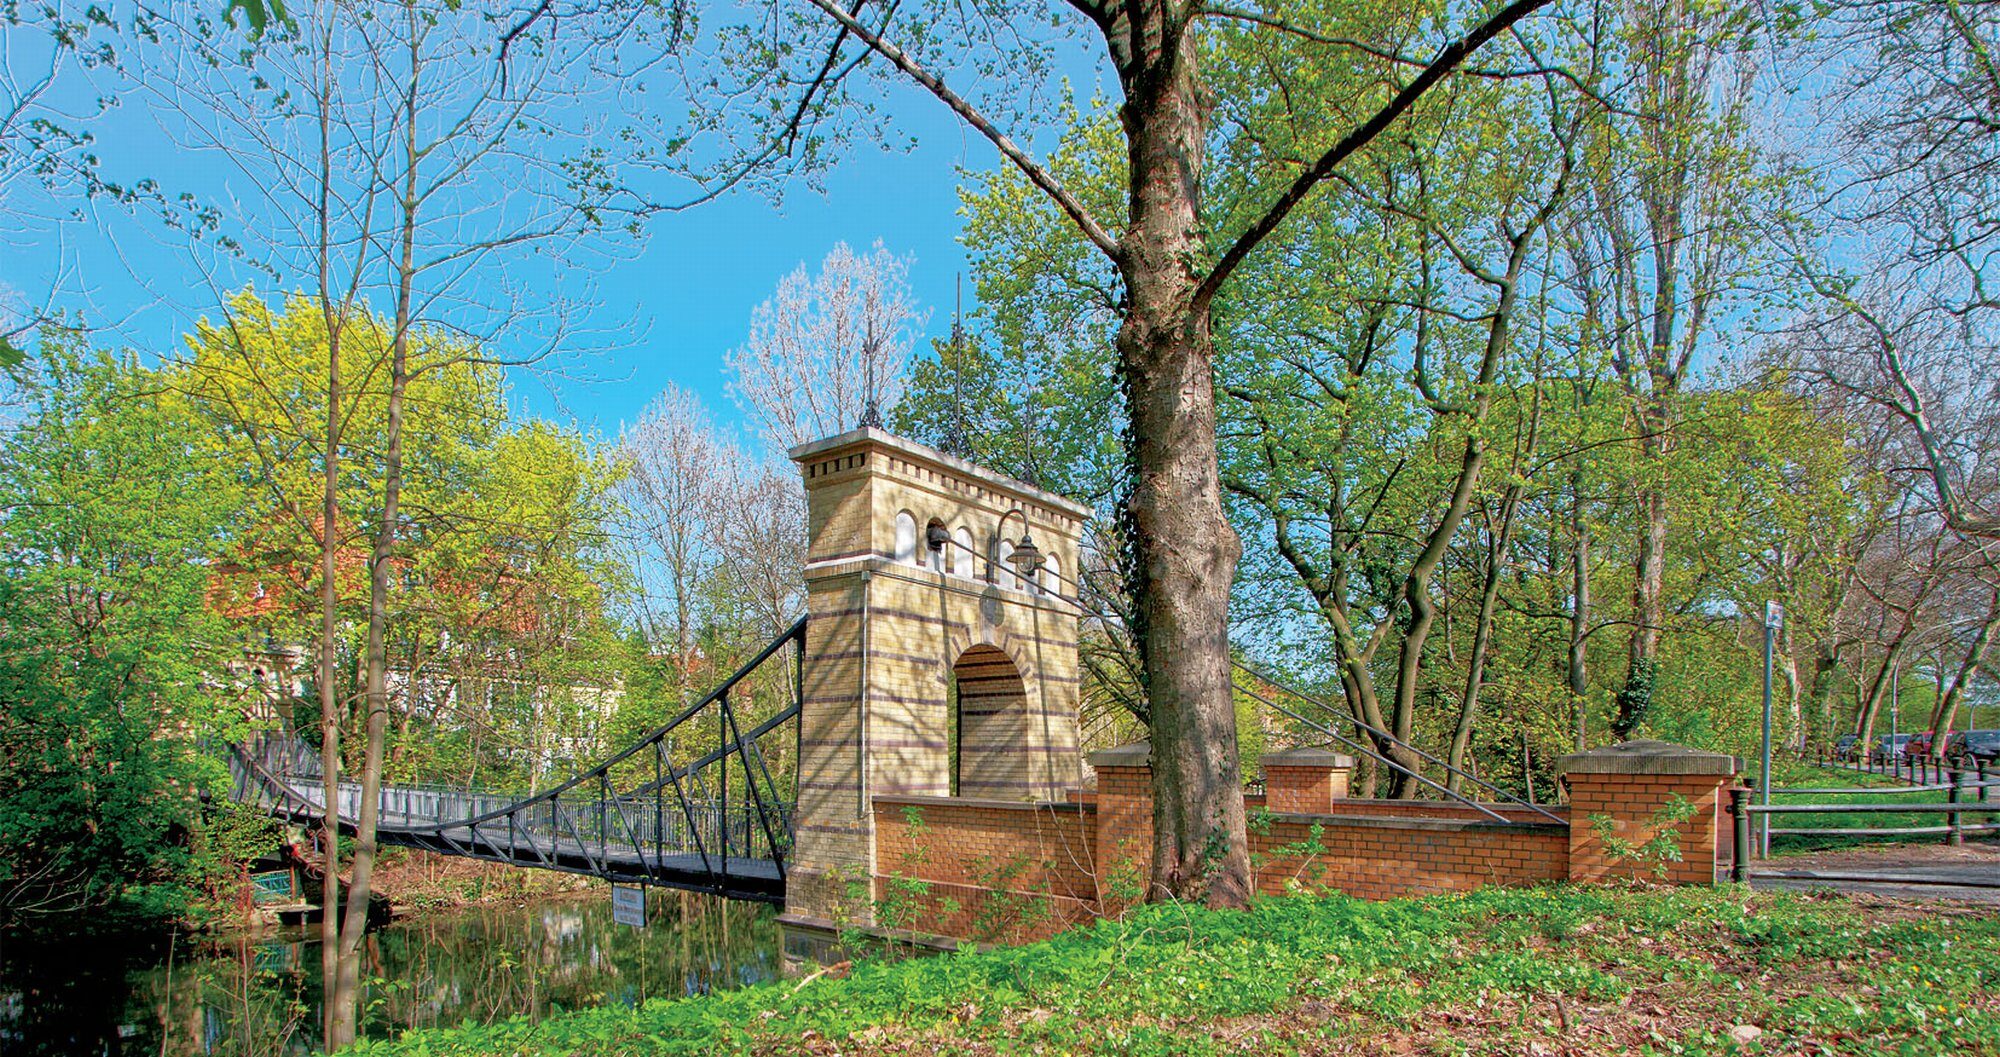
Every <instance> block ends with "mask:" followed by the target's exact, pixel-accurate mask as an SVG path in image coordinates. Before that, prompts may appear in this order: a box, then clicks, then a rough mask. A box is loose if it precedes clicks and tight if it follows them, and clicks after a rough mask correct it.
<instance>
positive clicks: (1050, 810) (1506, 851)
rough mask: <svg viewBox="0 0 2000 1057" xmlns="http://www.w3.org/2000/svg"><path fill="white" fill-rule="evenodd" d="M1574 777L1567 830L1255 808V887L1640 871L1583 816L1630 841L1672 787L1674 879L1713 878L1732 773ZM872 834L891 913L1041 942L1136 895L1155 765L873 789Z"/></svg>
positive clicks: (994, 937)
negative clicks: (1720, 810) (928, 791)
mask: <svg viewBox="0 0 2000 1057" xmlns="http://www.w3.org/2000/svg"><path fill="white" fill-rule="evenodd" d="M1570 784H1571V797H1572V802H1571V805H1570V806H1569V807H1568V808H1561V807H1555V808H1550V809H1549V810H1550V811H1551V812H1552V813H1553V814H1555V815H1557V816H1558V817H1566V818H1569V819H1571V820H1573V822H1574V824H1573V825H1565V824H1563V823H1561V822H1551V821H1549V820H1548V819H1547V818H1546V817H1544V816H1542V815H1540V814H1538V813H1536V812H1533V811H1530V810H1527V809H1524V808H1499V807H1495V808H1493V810H1494V811H1496V812H1497V813H1499V814H1500V815H1502V816H1503V817H1505V818H1507V819H1508V820H1509V821H1513V822H1522V823H1529V824H1528V825H1516V826H1507V825H1501V824H1499V823H1496V822H1494V821H1493V820H1492V819H1491V818H1490V817H1488V816H1486V815H1485V814H1484V813H1483V812H1480V811H1479V810H1477V809H1475V808H1472V807H1469V806H1466V805H1463V804H1454V803H1441V802H1437V801H1402V800H1348V799H1340V800H1335V801H1334V802H1333V803H1332V804H1331V805H1330V808H1329V810H1327V811H1323V812H1316V813H1312V814H1302V813H1301V814H1291V813H1283V812H1275V813H1274V812H1269V811H1263V810H1260V809H1259V807H1258V806H1253V807H1252V809H1251V812H1252V833H1251V838H1250V850H1251V854H1252V857H1253V863H1254V866H1255V869H1256V872H1257V876H1256V883H1257V888H1258V890H1259V891H1260V892H1264V893H1267V894H1280V893H1283V892H1285V891H1288V890H1290V889H1291V888H1293V887H1294V886H1301V887H1304V888H1307V889H1314V888H1327V889H1334V890H1337V891H1342V892H1346V893H1349V894H1350V895H1355V896H1360V897H1362V898H1367V899H1387V898H1393V897H1397V896H1410V895H1423V894H1427V893H1433V892H1462V891H1469V890H1471V889H1474V888H1478V887H1480V886H1482V885H1494V884H1499V885H1528V884H1537V883H1541V882H1546V881H1559V880H1563V879H1565V878H1573V879H1577V880H1598V879H1603V878H1608V877H1614V876H1632V875H1635V874H1641V873H1644V870H1643V868H1635V867H1632V866H1630V865H1629V864H1625V865H1621V866H1620V867H1617V868H1614V866H1613V864H1612V863H1611V861H1610V858H1609V856H1608V855H1607V853H1606V849H1605V848H1604V847H1603V842H1602V841H1601V840H1600V839H1599V838H1598V837H1597V836H1596V835H1595V834H1594V833H1593V832H1592V831H1591V827H1590V824H1589V821H1588V820H1589V818H1590V817H1591V816H1592V815H1603V816H1605V817H1608V818H1611V819H1613V824H1614V825H1615V826H1616V828H1617V832H1618V834H1619V835H1620V836H1622V837H1624V838H1625V839H1627V840H1632V841H1634V842H1643V841H1644V840H1646V839H1647V838H1649V837H1650V836H1651V835H1652V830H1651V828H1650V825H1651V823H1650V820H1651V819H1652V817H1653V814H1654V812H1655V811H1657V810H1658V807H1659V805H1661V804H1663V803H1665V802H1666V801H1667V799H1668V797H1669V796H1671V795H1673V794H1676V793H1678V794H1679V795H1681V796H1685V797H1687V798H1688V800H1689V801H1690V802H1691V803H1693V804H1694V805H1695V806H1696V814H1695V816H1694V818H1692V819H1690V820H1689V821H1688V822H1685V823H1682V825H1681V842H1680V846H1681V856H1682V860H1683V861H1682V862H1681V863H1680V864H1677V865H1675V866H1673V867H1672V868H1670V869H1669V871H1668V874H1667V877H1666V880H1668V881H1671V882H1674V883H1681V884H1707V883H1710V882H1711V881H1713V879H1714V868H1715V846H1716V839H1717V825H1716V809H1717V805H1718V803H1719V794H1720V790H1721V788H1722V784H1723V780H1722V779H1718V778H1715V777H1712V776H1633V775H1595V774H1579V775H1573V776H1571V780H1570ZM1249 799H1258V798H1249ZM1315 826H1317V827H1318V832H1317V834H1315V833H1314V827H1315ZM875 834H876V838H875V839H876V848H875V869H874V874H875V877H874V882H875V883H874V893H875V898H876V900H877V901H878V907H879V908H886V909H887V910H888V913H887V915H886V916H887V917H888V918H890V919H891V920H885V921H882V922H880V923H881V924H884V925H887V926H889V927H892V928H895V927H903V928H910V929H913V930H916V931H920V932H925V933H930V934H934V935H945V936H955V937H959V938H964V939H975V940H980V941H1006V942H1019V941H1023V940H1028V939H1035V938H1039V937H1042V936H1047V935H1051V934H1053V933H1055V932H1059V931H1061V930H1062V929H1065V928H1068V927H1069V926H1071V925H1073V924H1076V923H1078V922H1081V921H1084V920H1087V919H1089V918H1091V917H1093V916H1095V915H1098V914H1118V913H1121V912H1123V910H1124V908H1125V905H1126V904H1127V903H1129V902H1130V901H1131V900H1132V899H1133V898H1135V897H1137V896H1138V895H1140V894H1142V892H1143V888H1142V887H1141V886H1142V884H1143V881H1144V878H1145V876H1146V871H1147V868H1148V863H1149V860H1150V856H1151V854H1152V841H1153V803H1152V787H1151V775H1150V773H1149V771H1148V770H1147V769H1146V768H1144V767H1110V766H1105V767H1099V768H1098V786H1097V790H1096V792H1095V794H1093V795H1085V796H1082V797H1080V798H1078V799H1074V800H1066V801H1061V802H1053V803H1050V802H1044V803H1021V802H1017V801H1002V800H972V799H961V798H948V797H919V796H878V797H876V798H875ZM878 916H884V915H882V912H881V910H880V909H878Z"/></svg>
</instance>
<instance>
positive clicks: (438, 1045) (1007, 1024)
mask: <svg viewBox="0 0 2000 1057" xmlns="http://www.w3.org/2000/svg"><path fill="white" fill-rule="evenodd" d="M357 1052H359V1053H362V1054H367V1055H369V1057H391V1055H393V1057H458V1055H464V1057H473V1055H477V1057H487V1055H499V1054H505V1055H509V1057H548V1055H559V1054H561V1055H567V1054H592V1055H655V1054H661V1055H664V1054H732V1053H776V1054H833V1053H840V1054H992V1053H1005V1054H1014V1053H1022V1054H1029V1053H1046V1054H1134V1055H1136V1054H1159V1055H1167V1054H1174V1055H1179V1054H1226V1053H1258V1054H1265V1053H1273V1054H1325V1053H1379V1054H1412V1053H1437V1054H1489V1053H1490V1054H1515V1055H1518V1054H1557V1053H1566V1054H1624V1053H1640V1054H1647V1053H1650V1054H1696V1053H1700V1054H1707V1053H1714V1054H1728V1053H1844V1054H1897V1055H1908V1054H1966V1055H1980V1054H2000V914H1994V913H1987V912H1976V911H1971V910H1967V909H1960V908H1939V907H1912V906H1907V905H1901V904H1881V903H1876V904H1868V903H1859V902H1855V901H1852V900H1849V899H1846V898H1842V897H1835V896H1819V895H1795V894H1787V893H1754V894H1753V893H1751V892H1749V891H1748V890H1745V889H1740V888H1718V889H1691V888H1690V889H1651V890H1644V889H1632V890H1627V889H1609V888H1582V887H1570V886H1555V887H1549V888H1540V889H1500V888H1494V889H1487V890H1483V891H1480V892H1476V893H1471V894H1468V895H1457V896H1438V897H1431V898H1426V899H1410V900H1396V901H1390V902H1380V903H1370V902H1364V901H1361V900H1357V899H1352V898H1349V897H1346V896H1341V895H1326V896H1318V895H1297V896H1292V897H1287V898H1282V899H1268V900H1264V901H1261V902H1260V903H1259V904H1258V905H1257V907H1256V908H1255V909H1254V910H1253V911H1251V912H1249V913H1229V912H1211V911H1203V910H1198V909H1191V908H1183V907H1171V906H1168V907H1146V908H1142V909H1140V910H1138V911H1136V912H1134V913H1133V914H1132V915H1130V916H1128V917H1127V918H1126V919H1124V920H1122V921H1102V922H1099V923H1097V924H1096V925H1095V926H1093V927H1091V928H1088V929H1080V930H1077V931H1074V932H1071V933H1067V934H1065V935H1062V936H1058V937H1057V938H1055V939H1053V940H1050V941H1048V942H1045V943H1039V944H1033V945H1030V946H1025V947H1017V948H1011V949H1003V950H994V951H987V952H983V953H963V954H955V955H944V956H938V957H931V958H917V959H911V960H906V961H901V962H884V963H879V964H874V963H870V964H862V965H859V966H857V967H856V968H854V970H853V971H852V973H851V974H850V975H848V976H846V977H845V978H843V979H829V978H825V977H822V978H820V979H816V980H812V981H810V982H807V983H804V984H799V983H794V982H790V981H786V982H780V983H774V984H768V985H762V986H757V987H751V988H745V989H743V990H739V991H731V992H725V993H720V994H715V995H710V996H705V997H698V998H690V999H683V1000H679V1001H653V1002H648V1003H646V1004H645V1005H643V1006H640V1007H637V1008H605V1009H596V1010H588V1011H583V1012H578V1013H572V1014H567V1015H563V1016H558V1017H554V1018H551V1019H548V1020H545V1021H542V1022H540V1023H529V1022H527V1021H519V1020H517V1021H508V1022H504V1023H500V1024H495V1025H488V1026H481V1027H466V1028H459V1029H454V1030H445V1031H427V1032H418V1033H412V1034H410V1035H406V1036H404V1037H403V1038H401V1039H400V1040H396V1041H393V1042H381V1043H373V1044H368V1045H364V1046H362V1047H361V1048H360V1049H359V1050H358V1051H357Z"/></svg>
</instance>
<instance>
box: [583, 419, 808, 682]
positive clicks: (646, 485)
mask: <svg viewBox="0 0 2000 1057" xmlns="http://www.w3.org/2000/svg"><path fill="white" fill-rule="evenodd" d="M795 388H799V389H805V390H810V389H811V388H812V387H810V386H799V387H795ZM618 450H619V454H620V460H621V462H622V464H623V470H624V473H623V476H622V477H621V479H620V481H619V494H620V498H621V499H622V501H623V506H624V510H625V514H626V516H627V519H628V523H629V526H630V531H631V533H632V535H633V539H632V541H631V546H632V547H633V549H634V557H635V558H636V561H635V562H634V566H635V568H636V569H637V570H638V571H639V581H640V585H641V592H640V601H639V608H638V615H639V619H640V626H641V627H642V629H643V630H644V631H645V633H646V637H647V639H648V640H650V641H651V642H653V643H654V644H655V645H656V646H661V647H670V648H671V649H672V650H673V654H674V657H675V658H676V659H677V660H678V661H679V662H680V663H682V664H685V663H686V662H687V661H688V659H689V656H690V649H691V647H692V646H693V643H694V636H695V632H696V627H695V624H696V621H697V619H698V607H699V605H700V592H701V589H702V585H703V584H704V582H705V581H706V580H707V579H708V577H709V576H710V574H711V573H712V572H713V571H714V569H715V567H716V563H717V560H718V552H717V546H716V544H717V539H718V537H719V536H720V535H721V532H722V530H723V529H724V527H725V526H726V525H727V522H726V521H724V520H722V519H721V518H719V517H718V515H720V514H721V513H722V504H723V503H724V501H725V496H726V495H727V492H728V490H729V489H730V488H732V487H733V486H734V484H735V480H734V479H735V477H736V476H737V474H736V472H735V469H734V467H735V465H736V464H737V463H739V462H741V461H742V459H741V456H740V455H739V454H738V453H737V452H736V451H735V450H734V449H733V448H732V447H730V446H728V445H726V444H724V443H722V442H721V441H720V440H719V439H718V437H717V435H716V432H715V426H714V424H713V423H711V422H710V421H709V419H708V413H707V411H706V410H704V409H703V408H702V406H701V402H700V400H699V399H698V398H697V397H695V395H694V394H692V393H690V392H688V391H687V390H685V389H682V388H680V387H679V386H677V385H670V386H668V387H667V389H666V391H664V392H662V393H661V394H660V395H659V396H657V397H654V398H653V402H652V403H651V404H648V405H647V406H646V410H645V411H644V412H642V413H641V414H640V416H639V420H638V421H637V422H635V423H633V424H632V425H630V426H628V427H626V428H625V429H624V430H623V431H622V432H621V433H620V434H619V437H618ZM651 569H658V570H659V572H660V574H661V576H663V577H664V580H663V582H658V583H655V582H654V578H653V577H651V576H649V575H647V571H648V570H651ZM656 600H663V601H664V604H665V606H666V607H667V611H666V612H664V613H661V612H656V611H655V610H656V606H657V605H659V604H660V602H658V601H656ZM663 624H664V625H665V626H664V627H663V626H662V625H663Z"/></svg>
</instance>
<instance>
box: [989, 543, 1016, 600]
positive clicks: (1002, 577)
mask: <svg viewBox="0 0 2000 1057" xmlns="http://www.w3.org/2000/svg"><path fill="white" fill-rule="evenodd" d="M1013 559H1014V541H1013V540H1010V539H1007V538H1005V537H1002V538H1001V540H1000V542H999V544H998V545H997V546H995V547H994V549H993V582H994V583H996V584H999V585H1000V586H1001V587H1004V588H1006V589H1008V590H1009V591H1019V590H1020V589H1021V577H1020V576H1019V574H1017V573H1015V572H1014V560H1013Z"/></svg>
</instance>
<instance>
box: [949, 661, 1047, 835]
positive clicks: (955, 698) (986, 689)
mask: <svg viewBox="0 0 2000 1057" xmlns="http://www.w3.org/2000/svg"><path fill="white" fill-rule="evenodd" d="M947 722H948V723H949V724H950V730H949V732H948V734H947V737H946V742H947V745H948V746H949V750H950V751H949V754H948V760H947V763H946V766H947V767H948V768H949V775H950V777H949V782H950V788H951V791H952V795H954V796H974V797H997V798H1000V799H1005V800H1026V799H1029V798H1030V797H1032V796H1033V795H1034V789H1033V785H1032V782H1031V781H1030V780H1029V778H1028V776H1027V773H1026V770H1025V769H1024V765H1025V763H1026V760H1027V757H1028V756H1029V755H1031V754H1032V752H1033V750H1032V749H1031V748H1030V747H1029V743H1030V733H1031V726H1030V720H1029V716H1028V697H1027V689H1026V686H1025V685H1024V684H1023V682H1022V680H1021V670H1020V669H1019V668H1017V667H1016V666H1015V665H1014V660H1013V658H1011V657H1009V656H1007V654H1006V653H1005V652H1004V651H1002V650H1000V649H999V648H997V647H994V646H987V645H980V646H974V647H972V648H971V649H969V650H966V651H965V653H963V654H961V655H960V656H959V658H958V660H957V662H955V663H954V664H953V665H952V669H951V694H950V717H949V719H948V720H947Z"/></svg>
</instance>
